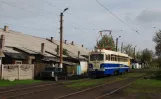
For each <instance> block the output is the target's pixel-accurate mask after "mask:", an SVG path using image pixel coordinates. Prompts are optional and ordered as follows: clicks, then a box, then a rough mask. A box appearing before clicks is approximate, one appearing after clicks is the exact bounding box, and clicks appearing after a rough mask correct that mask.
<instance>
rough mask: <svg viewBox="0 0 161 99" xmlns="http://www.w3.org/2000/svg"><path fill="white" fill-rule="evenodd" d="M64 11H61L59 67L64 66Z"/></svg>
mask: <svg viewBox="0 0 161 99" xmlns="http://www.w3.org/2000/svg"><path fill="white" fill-rule="evenodd" d="M62 42H63V13H60V65H59V67H60V68H62V67H63V58H62V54H63V44H62Z"/></svg>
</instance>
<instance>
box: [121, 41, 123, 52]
mask: <svg viewBox="0 0 161 99" xmlns="http://www.w3.org/2000/svg"><path fill="white" fill-rule="evenodd" d="M122 52H123V43H122V44H121V53H122Z"/></svg>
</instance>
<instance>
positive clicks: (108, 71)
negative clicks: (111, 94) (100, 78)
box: [89, 63, 129, 75]
mask: <svg viewBox="0 0 161 99" xmlns="http://www.w3.org/2000/svg"><path fill="white" fill-rule="evenodd" d="M100 68H104V71H99V70H97V71H96V70H95V71H89V73H90V74H92V75H113V74H114V72H115V71H117V72H118V73H124V72H126V71H128V70H129V67H128V66H127V65H123V64H110V63H103V64H101V65H100Z"/></svg>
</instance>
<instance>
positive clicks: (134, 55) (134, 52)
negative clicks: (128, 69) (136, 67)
mask: <svg viewBox="0 0 161 99" xmlns="http://www.w3.org/2000/svg"><path fill="white" fill-rule="evenodd" d="M135 48H136V46H135V47H134V60H135Z"/></svg>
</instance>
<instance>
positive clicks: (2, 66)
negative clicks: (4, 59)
mask: <svg viewBox="0 0 161 99" xmlns="http://www.w3.org/2000/svg"><path fill="white" fill-rule="evenodd" d="M3 68H4V65H3V64H2V65H1V79H3V72H4V70H3Z"/></svg>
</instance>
